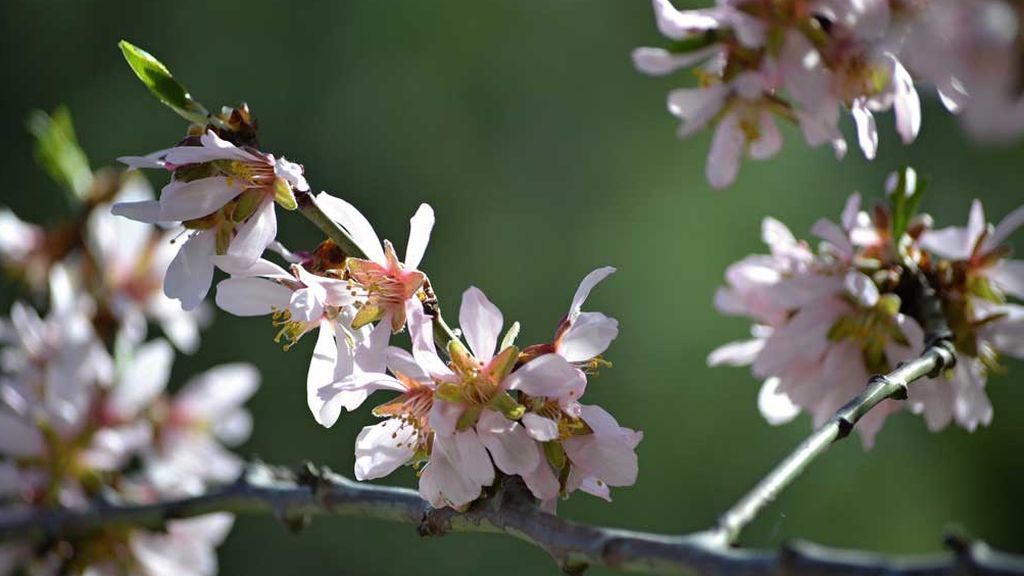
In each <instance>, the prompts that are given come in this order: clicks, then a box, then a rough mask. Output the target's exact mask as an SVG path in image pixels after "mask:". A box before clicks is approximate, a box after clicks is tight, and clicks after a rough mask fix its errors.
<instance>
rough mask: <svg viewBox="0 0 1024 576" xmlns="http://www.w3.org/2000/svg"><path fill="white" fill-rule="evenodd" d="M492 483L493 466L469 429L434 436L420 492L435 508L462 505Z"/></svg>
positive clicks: (473, 432)
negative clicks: (449, 434)
mask: <svg viewBox="0 0 1024 576" xmlns="http://www.w3.org/2000/svg"><path fill="white" fill-rule="evenodd" d="M492 482H494V466H493V465H492V464H491V459H490V458H489V457H488V456H487V451H486V450H485V449H484V446H483V444H482V443H481V442H480V439H479V438H478V437H477V434H476V431H474V430H473V429H472V428H470V429H468V430H464V431H462V432H458V433H456V434H455V435H454V436H452V437H448V438H446V437H435V439H434V446H433V452H432V454H431V456H430V462H429V463H428V464H427V466H426V468H424V469H423V474H422V475H421V476H420V493H421V494H422V495H423V497H424V498H426V499H427V500H429V501H430V502H431V503H432V504H434V505H435V506H436V507H441V506H444V505H446V504H451V505H453V506H463V505H465V504H469V503H470V502H472V501H473V500H475V499H476V498H477V497H479V496H480V491H481V489H482V488H483V487H484V486H489V485H490V484H491V483H492Z"/></svg>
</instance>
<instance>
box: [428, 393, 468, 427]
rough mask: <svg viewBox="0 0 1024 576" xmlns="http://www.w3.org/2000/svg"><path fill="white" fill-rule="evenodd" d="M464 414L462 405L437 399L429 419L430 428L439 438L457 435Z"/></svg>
mask: <svg viewBox="0 0 1024 576" xmlns="http://www.w3.org/2000/svg"><path fill="white" fill-rule="evenodd" d="M462 412H463V407H462V405H460V404H452V403H451V402H447V401H445V400H441V399H440V398H435V399H434V404H433V405H432V406H431V408H430V416H429V417H428V418H429V423H430V428H431V429H432V430H433V431H434V432H435V433H437V435H439V436H451V435H452V434H455V429H456V427H457V426H458V423H459V417H461V416H462Z"/></svg>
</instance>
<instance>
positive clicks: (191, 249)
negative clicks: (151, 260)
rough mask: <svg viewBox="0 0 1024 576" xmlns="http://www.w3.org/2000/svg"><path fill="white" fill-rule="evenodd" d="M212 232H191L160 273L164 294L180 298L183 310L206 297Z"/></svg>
mask: <svg viewBox="0 0 1024 576" xmlns="http://www.w3.org/2000/svg"><path fill="white" fill-rule="evenodd" d="M215 241H216V234H215V233H214V232H213V231H210V230H204V231H202V232H199V233H197V234H194V235H193V236H192V237H191V238H189V239H188V241H187V242H185V245H184V246H182V247H181V250H179V251H178V255H177V256H175V257H174V260H172V261H171V265H170V266H168V267H167V275H166V276H164V294H166V295H167V297H168V298H174V299H177V300H180V301H181V307H182V308H184V309H185V310H194V309H195V308H196V307H197V306H199V304H200V303H201V302H202V301H203V299H204V298H206V293H207V292H209V291H210V283H211V282H213V262H212V261H211V258H212V256H213V254H214V247H215V246H214V243H215Z"/></svg>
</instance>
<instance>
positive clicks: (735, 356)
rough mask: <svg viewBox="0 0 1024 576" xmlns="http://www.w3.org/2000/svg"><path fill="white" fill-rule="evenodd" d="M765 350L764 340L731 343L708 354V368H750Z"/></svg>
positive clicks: (756, 339)
mask: <svg viewBox="0 0 1024 576" xmlns="http://www.w3.org/2000/svg"><path fill="white" fill-rule="evenodd" d="M763 348H764V339H763V338H755V339H753V340H743V341H741V342H729V343H728V344H724V345H722V346H719V347H718V348H715V349H714V350H713V351H712V352H711V354H708V366H748V365H750V364H753V363H754V360H755V359H756V358H757V355H758V354H760V353H761V350H762V349H763Z"/></svg>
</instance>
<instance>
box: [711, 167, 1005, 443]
mask: <svg viewBox="0 0 1024 576" xmlns="http://www.w3.org/2000/svg"><path fill="white" fill-rule="evenodd" d="M915 179H916V175H915V174H914V172H913V171H911V170H908V171H906V172H905V173H903V175H902V177H898V176H895V175H894V176H893V177H892V178H891V179H890V181H889V183H888V191H889V194H890V199H891V204H892V206H893V207H892V208H889V207H886V206H883V205H878V206H875V207H874V208H873V209H871V210H862V209H861V199H860V196H859V195H858V194H854V195H853V196H851V197H850V199H849V200H848V202H847V203H846V207H845V209H844V210H843V213H842V216H841V217H840V221H839V222H838V223H837V222H833V221H830V220H825V219H822V220H819V221H818V222H817V223H815V225H814V227H813V228H812V230H811V231H812V233H813V234H814V235H815V236H816V237H818V238H819V239H820V243H819V245H818V247H817V249H814V248H812V246H811V245H810V244H808V243H807V242H804V241H800V240H797V239H796V238H795V237H794V235H793V234H792V233H791V232H790V230H789V229H788V228H787V227H786V226H785V225H783V224H782V223H781V222H778V221H777V220H774V219H772V218H766V219H765V220H764V222H763V224H762V238H763V240H764V242H765V244H767V246H768V248H769V254H764V255H753V256H748V257H747V258H744V259H743V260H741V261H739V262H736V263H735V264H733V265H731V266H730V267H729V268H728V270H727V271H726V275H725V277H726V286H724V287H722V288H721V289H720V290H719V291H718V293H717V294H716V296H715V304H716V307H717V308H718V309H719V311H721V312H722V313H724V314H729V315H741V316H747V317H749V318H751V319H752V320H753V321H754V322H755V324H754V327H753V329H752V338H751V339H749V340H745V341H739V342H733V343H730V344H726V345H725V346H722V347H720V348H718V349H717V350H715V351H714V352H712V353H711V355H710V356H709V357H708V362H709V364H711V365H722V364H725V365H734V366H740V365H751V368H752V371H753V373H754V375H755V376H757V377H759V378H763V379H764V383H763V385H762V387H761V392H760V395H759V398H758V405H759V407H760V410H761V413H762V414H763V416H764V417H765V419H766V420H767V421H768V422H770V423H772V424H780V423H784V422H788V421H790V420H792V419H793V418H795V417H796V416H797V414H799V413H800V412H801V411H806V412H808V413H809V414H810V415H811V416H812V418H813V421H814V425H815V426H818V425H820V424H822V423H823V422H824V421H825V420H826V419H827V418H829V417H830V416H831V415H832V414H833V413H834V412H835V411H836V410H837V409H839V408H840V407H841V406H842V405H843V404H845V403H846V402H847V401H848V400H849V399H850V398H852V397H854V396H855V395H857V394H858V393H859V392H860V391H862V390H863V389H864V386H865V383H866V382H867V381H868V378H869V376H870V375H872V374H883V373H886V372H888V371H890V370H892V369H894V368H895V367H896V366H897V365H898V364H899V363H900V362H903V361H906V360H908V359H912V358H915V357H917V356H918V355H920V354H921V353H922V352H923V348H924V346H925V344H926V342H925V339H926V338H925V333H924V328H923V327H922V323H923V319H922V318H921V315H922V314H921V312H920V311H919V305H920V303H919V302H915V301H914V298H915V295H914V294H913V293H912V292H910V291H908V290H907V284H908V277H909V276H910V275H911V274H912V273H914V271H920V273H922V274H924V275H925V276H926V277H927V279H928V281H929V282H930V284H931V285H933V286H934V287H935V289H936V292H937V294H938V296H939V298H940V299H941V301H942V310H943V314H944V315H945V317H946V322H947V324H948V326H949V328H950V329H951V330H952V333H953V335H954V345H955V348H956V352H957V363H956V366H955V367H954V368H953V369H952V370H948V371H947V372H946V373H944V374H941V375H939V376H938V377H936V378H927V379H924V380H922V381H919V382H916V383H914V384H913V385H912V386H910V388H909V398H908V399H907V401H906V402H902V401H898V400H887V401H885V402H884V403H883V404H881V405H880V406H878V407H877V408H876V409H875V410H873V411H872V412H870V413H868V414H867V415H865V416H864V418H863V419H862V420H861V422H860V423H859V424H858V426H857V430H858V432H860V435H861V438H862V440H863V442H864V445H865V447H870V446H871V445H872V444H873V442H874V438H875V435H876V434H877V432H878V431H879V430H880V429H881V427H882V425H883V423H884V421H885V419H886V417H887V416H888V415H890V414H892V413H894V412H896V411H898V410H900V409H902V408H909V409H910V410H911V411H912V412H914V413H916V414H921V415H922V416H923V417H924V419H925V422H926V424H927V426H928V428H929V429H930V430H940V429H942V428H944V427H946V426H947V425H949V424H950V423H951V422H956V423H957V424H958V425H960V426H962V427H963V428H965V429H967V430H974V429H975V428H976V427H978V426H979V425H987V424H989V423H990V422H991V420H992V405H991V403H990V402H989V399H988V396H987V395H986V393H985V382H986V379H987V375H988V374H989V373H991V372H993V371H998V370H999V369H1000V364H999V360H1000V356H1001V355H1005V356H1011V357H1017V358H1024V348H1022V347H1021V342H1022V339H1021V337H1022V336H1024V306H1022V305H1021V304H1018V303H1013V302H1012V299H1017V300H1024V262H1022V261H1019V260H1011V259H1010V258H1009V255H1010V248H1009V245H1008V244H1007V241H1008V239H1009V237H1010V236H1011V234H1012V233H1013V232H1014V231H1015V230H1016V229H1017V228H1019V227H1020V226H1021V225H1022V224H1024V207H1021V208H1018V209H1017V210H1015V211H1014V212H1012V213H1011V214H1010V215H1009V216H1007V217H1006V218H1005V219H1003V220H1002V222H1000V223H999V224H998V225H996V226H992V225H991V224H989V223H988V222H986V220H985V216H984V213H983V211H982V206H981V203H980V202H978V201H975V202H974V203H973V205H972V206H971V210H970V216H969V219H968V223H967V226H966V227H962V228H961V227H949V228H941V229H935V228H933V226H932V219H931V217H930V216H927V215H917V216H914V217H911V216H910V214H909V213H908V212H907V210H908V208H907V200H908V198H910V196H907V194H906V191H907V190H908V189H912V188H914V181H915ZM913 197H914V198H915V201H918V200H919V195H914V196H913Z"/></svg>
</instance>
